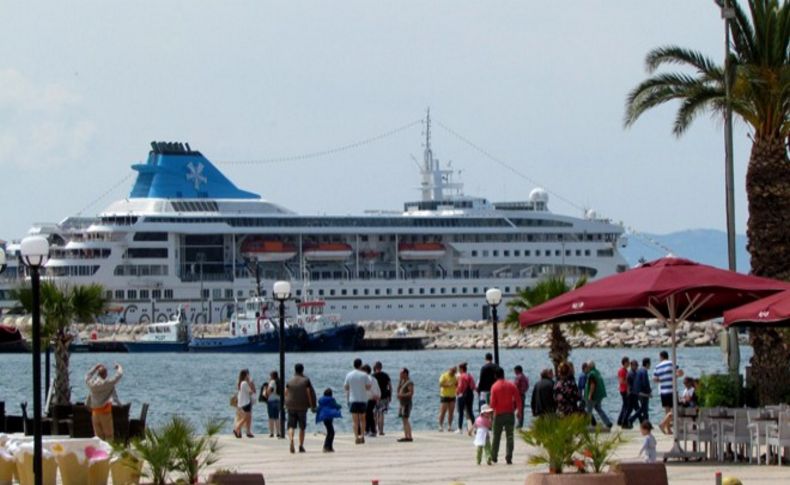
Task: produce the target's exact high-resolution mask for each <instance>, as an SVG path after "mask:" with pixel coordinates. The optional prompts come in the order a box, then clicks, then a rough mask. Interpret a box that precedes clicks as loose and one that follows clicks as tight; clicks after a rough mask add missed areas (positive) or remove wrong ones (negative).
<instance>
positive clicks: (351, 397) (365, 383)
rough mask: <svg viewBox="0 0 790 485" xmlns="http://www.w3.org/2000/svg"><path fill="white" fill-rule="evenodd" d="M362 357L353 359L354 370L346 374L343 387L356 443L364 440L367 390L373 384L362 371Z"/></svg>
mask: <svg viewBox="0 0 790 485" xmlns="http://www.w3.org/2000/svg"><path fill="white" fill-rule="evenodd" d="M361 368H362V359H354V370H352V371H351V372H349V373H348V374H347V375H346V382H345V383H344V384H343V388H344V389H345V390H346V394H347V395H348V402H349V411H350V412H351V420H352V424H353V427H354V436H355V438H356V443H357V444H360V443H364V442H365V411H366V409H367V405H368V390H369V389H370V388H371V387H372V386H373V384H372V383H371V382H370V381H371V377H370V376H369V375H367V374H366V373H364V372H362V370H361Z"/></svg>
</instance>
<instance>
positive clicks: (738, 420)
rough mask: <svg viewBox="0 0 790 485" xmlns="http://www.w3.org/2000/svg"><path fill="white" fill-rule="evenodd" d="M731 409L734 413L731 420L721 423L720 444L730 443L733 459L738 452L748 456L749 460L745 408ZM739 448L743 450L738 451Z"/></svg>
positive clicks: (749, 446)
mask: <svg viewBox="0 0 790 485" xmlns="http://www.w3.org/2000/svg"><path fill="white" fill-rule="evenodd" d="M731 411H732V414H733V415H734V420H733V422H725V423H722V425H721V426H722V429H721V433H722V436H721V441H722V444H723V446H726V445H730V446H731V447H732V452H733V461H736V460H737V457H738V455H739V454H740V455H741V456H748V457H749V461H751V457H752V450H751V436H750V434H749V420H748V416H747V412H746V409H733V410H731ZM740 450H743V453H739V451H740ZM722 452H723V450H722ZM722 455H723V453H722Z"/></svg>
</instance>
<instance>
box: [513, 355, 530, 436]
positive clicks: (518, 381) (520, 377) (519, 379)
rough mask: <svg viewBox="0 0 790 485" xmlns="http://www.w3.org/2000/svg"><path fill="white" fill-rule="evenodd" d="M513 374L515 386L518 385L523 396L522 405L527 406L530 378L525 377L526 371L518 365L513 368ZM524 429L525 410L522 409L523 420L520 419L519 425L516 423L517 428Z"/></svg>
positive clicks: (517, 387)
mask: <svg viewBox="0 0 790 485" xmlns="http://www.w3.org/2000/svg"><path fill="white" fill-rule="evenodd" d="M513 373H514V374H515V377H513V384H515V385H516V389H518V393H519V394H521V404H522V406H524V405H525V403H526V402H527V401H526V398H527V391H528V390H529V378H527V376H525V375H524V369H523V368H522V367H521V366H520V365H517V366H516V367H514V368H513ZM523 427H524V409H523V408H522V409H521V418H519V420H518V423H516V428H518V429H521V428H523Z"/></svg>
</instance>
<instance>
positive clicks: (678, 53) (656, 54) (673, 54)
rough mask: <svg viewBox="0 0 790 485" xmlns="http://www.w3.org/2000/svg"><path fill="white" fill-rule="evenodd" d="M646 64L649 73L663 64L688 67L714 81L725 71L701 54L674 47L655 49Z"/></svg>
mask: <svg viewBox="0 0 790 485" xmlns="http://www.w3.org/2000/svg"><path fill="white" fill-rule="evenodd" d="M645 64H646V66H647V71H648V72H649V73H653V72H655V71H656V69H658V68H659V67H661V66H662V65H663V64H678V65H681V66H683V65H687V66H691V67H693V68H695V69H696V70H697V71H698V72H699V73H700V74H704V75H705V76H707V77H709V78H712V79H715V78H716V77H720V76H721V73H722V71H723V69H722V68H721V67H719V66H718V65H716V63H715V62H713V61H712V60H711V59H709V58H708V57H706V56H705V55H704V54H702V53H701V52H698V51H694V50H691V49H686V48H683V47H678V46H674V45H673V46H666V47H658V48H656V49H653V50H652V51H650V52H649V53H648V54H647V57H646V58H645Z"/></svg>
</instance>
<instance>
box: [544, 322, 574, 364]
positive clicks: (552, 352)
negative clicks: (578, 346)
mask: <svg viewBox="0 0 790 485" xmlns="http://www.w3.org/2000/svg"><path fill="white" fill-rule="evenodd" d="M569 355H571V344H569V343H568V339H566V338H565V334H564V333H562V328H561V327H560V324H559V323H552V324H551V335H550V339H549V357H550V358H551V362H552V363H553V364H554V375H558V374H559V367H560V364H562V363H563V362H565V361H566V360H568V356H569Z"/></svg>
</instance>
